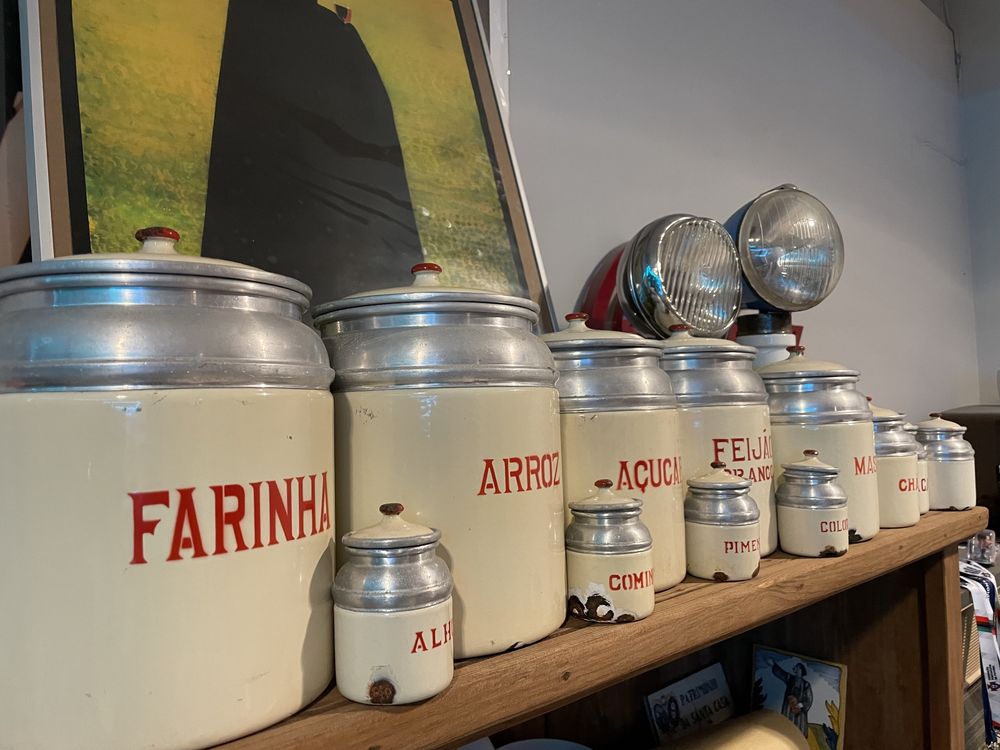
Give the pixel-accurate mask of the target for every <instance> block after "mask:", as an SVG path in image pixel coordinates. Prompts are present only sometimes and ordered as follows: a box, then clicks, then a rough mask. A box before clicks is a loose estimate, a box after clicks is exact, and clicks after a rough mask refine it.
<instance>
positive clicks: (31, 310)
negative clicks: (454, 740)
mask: <svg viewBox="0 0 1000 750" xmlns="http://www.w3.org/2000/svg"><path fill="white" fill-rule="evenodd" d="M137 237H139V238H140V239H141V240H142V241H143V243H144V244H143V247H142V251H140V252H138V253H121V254H102V255H76V256H71V257H66V258H60V259H57V260H52V261H44V262H42V263H29V264H25V265H20V266H14V267H12V268H8V269H5V270H3V271H0V445H2V446H3V449H2V450H0V475H2V476H3V481H4V492H3V494H2V499H0V505H2V507H3V515H4V518H5V519H6V520H5V522H4V524H3V526H2V528H0V565H2V567H3V570H4V571H5V573H4V575H3V576H2V577H0V598H2V600H3V602H4V603H5V606H6V607H7V608H8V609H7V612H8V615H7V616H5V617H3V618H2V619H0V642H2V643H3V644H4V649H5V654H6V655H5V657H4V674H3V679H2V680H0V727H2V729H0V745H4V746H5V747H16V748H21V749H25V748H28V749H30V748H54V747H58V748H96V747H99V748H103V749H104V750H113V749H115V748H122V749H123V750H125V749H127V750H131V749H132V748H137V747H153V746H156V747H159V748H195V747H205V746H207V745H214V744H216V743H219V742H223V741H225V740H228V739H231V738H234V737H238V736H241V735H244V734H247V733H249V732H252V731H255V730H257V729H261V728H263V727H265V726H267V725H269V724H272V723H274V722H276V721H278V720H280V719H282V718H284V717H286V716H288V715H290V714H292V713H293V712H295V711H296V710H298V709H299V708H301V707H302V706H304V705H306V704H307V703H309V702H310V701H312V700H313V699H314V698H315V697H316V696H317V695H319V694H320V692H322V690H323V689H324V688H325V687H326V686H327V685H328V684H329V682H330V679H331V677H332V675H333V644H332V642H331V637H330V633H331V630H332V610H333V607H332V602H331V600H330V584H331V582H332V579H333V568H332V565H331V562H330V538H331V532H332V526H333V517H332V515H331V514H332V513H333V434H332V431H331V429H330V425H331V424H332V420H333V399H332V397H331V395H330V393H329V386H330V381H331V380H332V379H333V371H332V370H331V369H330V367H329V360H328V358H327V353H326V351H325V350H324V348H323V344H322V341H321V340H320V338H319V336H318V335H317V334H316V332H315V331H314V330H312V329H311V328H310V327H309V326H307V325H304V324H303V322H302V316H303V313H304V312H305V310H306V309H307V306H308V301H309V295H310V291H309V289H308V287H306V286H305V285H303V284H301V283H299V282H297V281H295V280H293V279H290V278H287V277H284V276H277V275H275V274H272V273H266V272H264V271H260V270H258V269H256V268H251V267H249V266H245V265H241V264H238V263H230V262H227V261H219V260H208V259H203V258H198V257H194V256H186V255H180V254H178V253H176V252H175V250H174V243H175V242H176V241H177V240H178V235H177V233H176V232H174V231H173V230H170V229H163V228H151V229H147V230H142V231H140V232H139V233H138V234H137ZM41 696H44V699H42V698H41ZM53 717H57V720H54V718H53ZM178 717H183V721H179V720H178Z"/></svg>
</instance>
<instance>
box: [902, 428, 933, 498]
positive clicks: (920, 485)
mask: <svg viewBox="0 0 1000 750" xmlns="http://www.w3.org/2000/svg"><path fill="white" fill-rule="evenodd" d="M903 429H904V430H906V431H907V432H908V433H910V436H911V437H912V438H913V439H914V440H915V441H916V443H917V501H918V502H919V503H920V515H923V514H924V513H926V512H927V511H929V510H930V509H931V498H930V494H929V493H928V492H927V446H925V445H924V444H923V443H921V442H920V441H919V440H917V426H916V425H915V424H913V423H912V422H907V423H906V424H904V425H903Z"/></svg>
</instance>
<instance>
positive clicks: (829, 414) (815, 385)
mask: <svg viewBox="0 0 1000 750" xmlns="http://www.w3.org/2000/svg"><path fill="white" fill-rule="evenodd" d="M788 350H789V352H790V354H791V356H790V357H789V358H788V359H786V360H783V361H781V362H774V363H772V364H770V365H767V366H766V367H762V368H761V369H760V370H758V373H759V374H760V376H761V377H762V378H763V379H764V385H766V386H767V392H768V405H769V406H770V409H771V425H772V426H773V428H774V465H775V467H777V468H776V469H775V471H776V473H778V474H780V472H781V465H782V464H787V463H792V462H794V461H797V460H798V459H799V456H801V455H802V452H803V451H805V450H818V451H819V452H820V455H821V456H823V460H824V462H826V463H828V464H830V465H831V466H836V467H837V468H838V469H840V477H839V484H840V486H841V487H843V488H844V491H845V492H846V493H847V505H848V510H847V512H848V520H849V522H850V525H851V528H850V535H851V541H852V542H861V541H864V540H866V539H871V538H872V537H873V536H875V535H876V534H877V533H878V529H879V518H878V478H877V475H876V468H875V467H876V464H875V435H874V431H873V427H872V413H871V410H870V409H869V408H868V400H867V399H866V398H865V395H864V394H863V393H861V392H860V391H858V390H857V387H856V386H857V382H858V378H859V375H860V373H859V372H858V371H857V370H849V369H847V368H846V367H844V366H843V365H839V364H836V363H834V362H824V361H822V360H816V359H808V358H806V357H805V356H804V354H805V348H804V347H801V346H790V347H788Z"/></svg>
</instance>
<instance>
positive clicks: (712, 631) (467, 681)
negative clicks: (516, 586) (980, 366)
mask: <svg viewBox="0 0 1000 750" xmlns="http://www.w3.org/2000/svg"><path fill="white" fill-rule="evenodd" d="M986 520H987V512H986V509H985V508H974V509H972V510H970V511H965V512H961V513H955V512H933V511H932V512H931V513H928V514H927V515H926V516H924V517H922V518H921V521H920V523H919V524H917V525H916V526H913V527H911V528H907V529H889V530H883V531H882V532H880V533H879V534H878V536H876V537H875V538H874V539H872V540H871V541H868V542H864V543H862V544H859V545H852V546H851V549H850V551H849V552H848V553H847V554H846V555H845V556H843V557H840V558H835V559H830V558H828V559H822V560H815V559H808V558H801V557H791V556H788V555H784V554H782V553H777V554H775V555H772V556H771V557H769V558H767V559H765V560H764V561H763V563H762V564H761V569H760V574H759V575H758V576H757V578H755V579H753V580H752V581H744V582H740V583H712V582H707V581H700V580H697V579H692V578H688V579H687V580H685V581H684V582H682V583H681V584H679V585H678V586H676V587H674V588H673V589H671V590H669V591H665V592H663V593H661V594H659V595H657V604H656V609H655V610H654V612H653V614H652V615H650V616H649V617H648V618H646V619H645V620H640V621H639V622H636V623H630V624H628V625H583V624H575V623H574V624H568V625H567V626H564V627H563V628H561V629H560V630H558V631H557V632H556V633H554V634H553V635H551V636H549V637H548V638H546V639H545V640H543V641H541V642H539V643H536V644H534V645H532V646H527V647H525V648H523V649H520V650H518V651H515V652H512V653H508V654H500V655H497V656H492V657H487V658H482V659H471V660H468V661H465V662H460V663H458V664H456V668H455V679H454V681H453V682H452V684H451V685H450V686H449V687H448V689H447V690H445V691H444V692H443V693H441V694H440V695H438V696H436V697H435V698H432V699H430V700H428V701H425V702H424V703H421V704H417V705H411V706H396V707H384V708H382V707H379V708H375V707H371V706H360V705H357V704H354V703H350V702H349V701H347V700H345V699H344V698H343V697H342V696H341V695H340V694H339V693H338V692H337V690H336V689H335V688H334V689H332V690H330V691H329V692H327V693H326V694H325V695H324V696H323V697H321V698H320V699H319V700H317V701H316V702H315V703H313V704H312V705H311V706H309V707H307V708H306V709H304V710H303V711H301V712H300V713H298V714H296V715H295V716H293V717H291V718H290V719H287V720H286V721H284V722H282V723H281V724H278V725H276V726H274V727H271V728H270V729H266V730H264V731H262V732H258V733H257V734H253V735H250V736H248V737H244V738H243V739H240V740H236V741H234V742H232V743H229V744H227V745H225V746H224V747H226V748H229V750H264V749H265V748H267V750H283V749H285V748H329V747H337V748H348V747H351V748H353V747H358V748H368V749H371V748H378V747H383V748H388V747H390V746H404V745H405V746H406V747H412V748H436V747H441V746H453V745H457V744H461V743H462V742H465V741H468V740H471V739H475V738H477V737H482V736H484V735H487V734H490V733H492V732H496V731H499V730H501V729H504V728H506V727H509V726H512V725H514V724H516V723H519V722H521V721H524V720H526V719H529V718H531V717H533V716H538V715H540V714H543V713H546V712H548V711H551V710H553V709H555V708H558V707H560V706H563V705H566V704H567V703H571V702H572V701H574V700H577V699H579V698H581V697H583V696H585V695H588V694H590V693H594V692H597V691H598V690H601V689H603V688H605V687H607V686H609V685H612V684H615V683H617V682H621V681H622V680H625V679H627V678H629V677H632V676H634V675H637V674H640V673H642V672H645V671H647V670H650V669H653V668H655V667H658V666H661V665H663V664H666V663H668V662H670V661H673V660H675V659H678V658H680V657H682V656H685V655H687V654H690V653H692V652H694V651H697V650H699V649H701V648H704V647H705V646H708V645H711V644H713V643H717V642H718V641H721V640H725V639H726V638H729V637H730V636H733V635H735V634H737V633H740V632H743V631H746V630H750V629H752V628H755V627H757V626H759V625H763V624H764V623H767V622H770V621H771V620H775V619H777V618H779V617H783V616H784V615H787V614H789V613H791V612H794V611H795V610H798V609H802V608H803V607H807V606H809V605H810V604H814V603H815V602H818V601H820V600H822V599H825V598H827V597H829V596H832V595H834V594H838V593H840V592H842V591H844V590H846V589H849V588H852V587H854V586H857V585H860V584H862V583H866V582H867V581H870V580H872V579H874V578H877V577H879V576H882V575H885V574H886V573H889V572H892V571H894V570H897V569H898V568H901V567H903V566H906V565H909V564H911V563H913V562H916V561H918V560H921V559H923V558H925V557H927V556H929V555H932V554H934V553H936V552H939V551H941V550H943V549H946V548H948V547H950V546H953V545H955V544H957V543H958V542H960V541H962V540H963V539H966V538H968V537H970V536H972V535H973V534H975V533H976V532H977V531H979V530H980V529H983V528H985V525H986ZM387 739H391V742H388V743H387Z"/></svg>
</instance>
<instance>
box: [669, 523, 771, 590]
mask: <svg viewBox="0 0 1000 750" xmlns="http://www.w3.org/2000/svg"><path fill="white" fill-rule="evenodd" d="M685 527H686V531H687V556H688V562H687V565H688V573H690V574H691V575H693V576H695V577H697V578H706V579H708V580H712V579H714V578H715V576H716V575H718V574H720V573H721V574H722V575H724V576H725V579H723V580H728V581H748V580H750V579H751V578H753V577H754V576H755V575H756V574H757V570H758V569H759V568H760V551H759V550H758V551H756V552H753V551H751V552H729V553H727V552H726V551H725V550H726V546H725V545H726V542H727V541H736V542H752V541H753V540H755V539H756V540H758V541H759V539H760V524H757V523H753V524H747V525H746V526H712V525H709V524H704V523H692V522H691V521H687V522H686V523H685Z"/></svg>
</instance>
